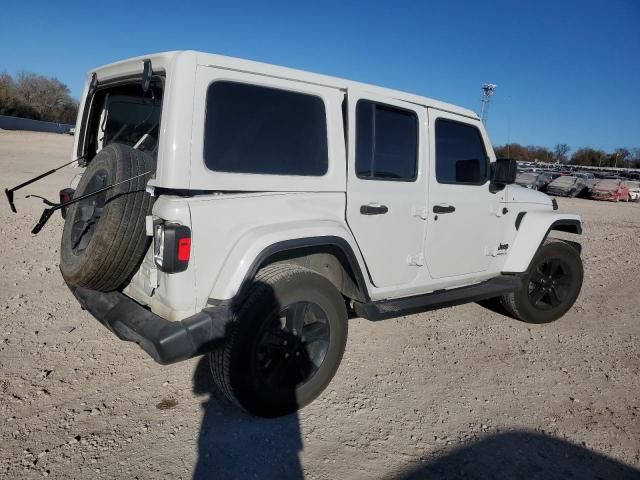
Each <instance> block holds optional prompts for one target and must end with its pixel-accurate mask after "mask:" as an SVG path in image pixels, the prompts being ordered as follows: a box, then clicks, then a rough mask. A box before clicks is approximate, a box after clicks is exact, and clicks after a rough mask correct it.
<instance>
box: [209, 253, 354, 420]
mask: <svg viewBox="0 0 640 480" xmlns="http://www.w3.org/2000/svg"><path fill="white" fill-rule="evenodd" d="M241 298H242V300H241V301H240V302H239V304H238V305H237V306H236V307H235V308H234V309H235V310H236V311H235V312H234V319H233V321H232V322H231V323H230V324H229V325H228V328H227V332H226V338H225V342H224V344H223V345H220V346H219V347H218V348H215V349H214V350H213V351H212V352H211V353H210V356H209V360H210V365H211V373H212V375H213V378H214V381H215V382H216V384H217V385H218V387H219V388H220V390H221V391H222V392H223V393H224V394H225V395H226V396H227V398H229V400H231V401H232V402H233V403H235V404H236V405H238V406H239V407H241V408H242V409H244V410H246V411H247V412H249V413H251V414H253V415H257V416H261V417H277V416H281V415H286V414H289V413H292V412H295V411H296V410H298V409H300V408H302V407H304V406H305V405H307V404H309V403H310V402H312V401H313V400H314V399H315V398H317V397H318V396H319V395H320V393H322V391H323V390H324V389H325V388H326V386H327V385H328V384H329V382H330V381H331V379H332V378H333V376H334V374H335V373H336V371H337V370H338V366H339V365H340V361H341V360H342V355H343V353H344V349H345V346H346V342H347V309H346V306H345V302H344V299H343V298H342V295H341V294H340V292H338V290H337V289H336V288H335V287H334V286H333V284H332V283H331V282H329V280H327V279H326V278H324V277H322V276H321V275H319V274H317V273H315V272H313V271H311V270H307V269H305V268H303V267H300V266H297V265H292V264H275V265H270V266H267V267H265V268H263V269H262V270H260V271H259V272H258V274H257V275H256V277H255V279H254V281H253V282H252V284H251V285H250V286H249V287H248V288H246V289H245V293H244V294H243V295H242V296H241Z"/></svg>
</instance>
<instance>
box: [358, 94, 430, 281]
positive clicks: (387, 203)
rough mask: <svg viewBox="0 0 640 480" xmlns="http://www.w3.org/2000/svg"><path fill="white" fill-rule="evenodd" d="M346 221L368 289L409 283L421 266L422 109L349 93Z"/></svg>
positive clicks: (423, 200) (423, 199) (423, 195)
mask: <svg viewBox="0 0 640 480" xmlns="http://www.w3.org/2000/svg"><path fill="white" fill-rule="evenodd" d="M347 96H348V119H349V122H348V124H349V126H348V145H349V149H348V150H349V153H348V158H349V161H348V174H347V222H348V224H349V227H350V228H351V231H352V232H353V235H354V237H355V239H356V242H357V243H358V246H359V248H360V251H361V252H362V255H363V257H364V260H365V262H366V264H367V268H368V270H369V274H370V276H371V280H372V281H373V284H374V285H376V286H377V287H393V286H401V285H405V284H408V283H410V282H411V281H412V280H413V279H414V278H415V277H416V275H417V273H418V269H419V268H420V266H422V265H423V264H424V256H423V254H422V247H423V240H424V220H423V218H422V217H423V216H424V212H425V211H426V200H427V199H426V184H427V183H426V176H427V171H426V168H425V167H426V162H425V155H426V151H425V144H426V142H425V140H426V129H425V126H426V109H425V108H424V107H420V106H418V105H414V104H411V103H408V102H402V101H398V100H390V99H389V98H387V97H384V98H381V97H378V96H376V95H372V94H369V93H367V92H364V91H359V90H353V89H349V92H348V95H347Z"/></svg>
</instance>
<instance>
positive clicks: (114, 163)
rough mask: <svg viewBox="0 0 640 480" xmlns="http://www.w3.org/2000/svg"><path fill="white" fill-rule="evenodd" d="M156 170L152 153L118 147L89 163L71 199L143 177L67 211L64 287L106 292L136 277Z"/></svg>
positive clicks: (62, 264)
mask: <svg viewBox="0 0 640 480" xmlns="http://www.w3.org/2000/svg"><path fill="white" fill-rule="evenodd" d="M155 169H156V161H155V158H154V156H153V155H151V154H149V153H146V152H141V151H139V150H134V149H133V148H131V147H129V146H126V145H121V144H117V143H114V144H111V145H109V146H107V147H105V148H104V149H102V150H101V151H100V152H99V153H98V154H97V155H96V156H95V157H94V158H93V159H92V160H91V163H90V164H89V166H88V167H87V169H86V170H85V172H84V174H83V175H82V178H81V179H80V183H79V184H78V188H77V189H76V192H75V194H74V197H76V198H77V197H79V196H81V195H84V194H86V193H90V192H95V191H97V190H99V189H101V188H103V187H106V186H109V185H113V184H116V183H118V182H122V181H123V180H126V179H128V178H131V177H135V176H136V175H141V174H144V173H145V172H148V173H147V174H146V175H142V176H140V177H138V178H135V179H133V180H131V181H128V182H124V183H122V184H121V185H118V186H116V187H114V188H112V189H109V190H107V191H105V192H101V193H98V194H96V195H93V196H91V197H89V198H86V199H84V200H81V201H80V202H78V203H75V204H73V205H71V206H70V207H69V210H68V211H67V214H66V220H65V224H64V231H63V233H62V244H61V246H60V270H61V272H62V276H63V277H64V279H65V281H66V282H67V283H68V284H69V285H73V286H78V287H84V288H89V289H92V290H100V291H104V292H108V291H111V290H116V289H118V288H120V287H121V286H122V285H123V284H124V283H125V282H126V281H127V280H128V279H130V278H131V276H132V275H133V274H134V273H135V271H136V270H137V268H138V267H139V265H140V263H141V262H142V259H143V258H144V255H145V253H146V250H147V248H148V247H149V243H150V237H147V235H146V231H145V217H146V216H147V215H150V214H151V207H152V206H153V198H152V197H151V196H150V195H149V194H148V193H146V192H145V189H146V186H147V182H148V181H149V178H150V177H151V175H153V173H154V172H155Z"/></svg>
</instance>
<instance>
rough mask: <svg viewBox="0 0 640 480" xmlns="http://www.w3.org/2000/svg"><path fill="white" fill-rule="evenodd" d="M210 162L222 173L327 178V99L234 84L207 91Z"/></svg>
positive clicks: (217, 85) (206, 151) (218, 84)
mask: <svg viewBox="0 0 640 480" xmlns="http://www.w3.org/2000/svg"><path fill="white" fill-rule="evenodd" d="M204 161H205V164H206V165H207V167H208V168H210V169H211V170H216V171H220V172H235V173H263V174H275V175H324V174H325V173H327V165H328V154H327V124H326V116H325V110H324V103H323V102H322V99H320V98H318V97H314V96H311V95H304V94H300V93H294V92H288V91H285V90H276V89H273V88H266V87H258V86H255V85H246V84H242V83H233V82H216V83H213V84H211V85H210V86H209V90H208V91H207V113H206V120H205V138H204Z"/></svg>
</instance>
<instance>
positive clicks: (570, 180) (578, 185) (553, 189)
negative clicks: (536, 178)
mask: <svg viewBox="0 0 640 480" xmlns="http://www.w3.org/2000/svg"><path fill="white" fill-rule="evenodd" d="M585 188H587V184H586V182H585V181H584V179H582V178H580V177H576V176H573V175H562V176H561V177H558V178H556V179H555V180H554V181H553V182H551V183H550V184H549V186H548V187H547V193H548V194H549V195H557V196H559V197H577V196H578V195H580V194H581V193H582V191H583V190H584V189H585Z"/></svg>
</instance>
